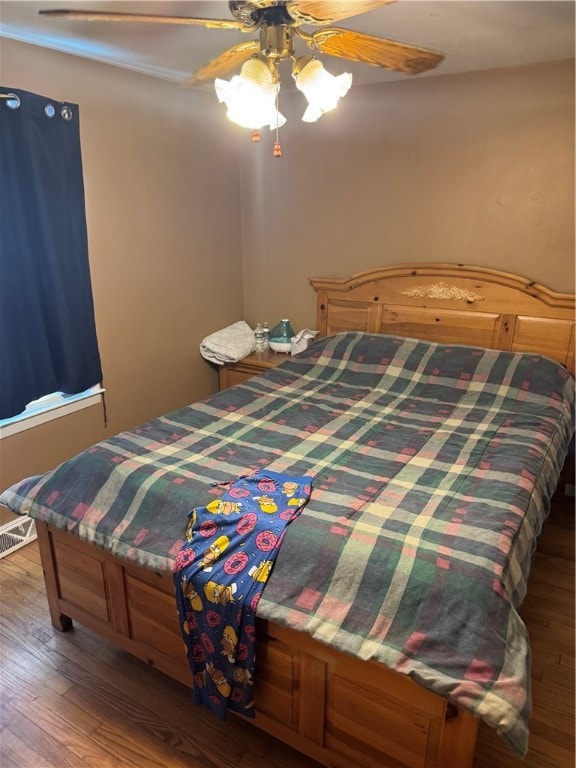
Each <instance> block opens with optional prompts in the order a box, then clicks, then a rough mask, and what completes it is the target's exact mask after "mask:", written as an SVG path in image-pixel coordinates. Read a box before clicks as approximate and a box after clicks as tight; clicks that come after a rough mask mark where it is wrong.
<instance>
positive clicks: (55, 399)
mask: <svg viewBox="0 0 576 768" xmlns="http://www.w3.org/2000/svg"><path fill="white" fill-rule="evenodd" d="M103 393H104V389H102V387H101V386H100V385H99V384H97V385H95V386H93V387H90V389H87V390H85V391H84V392H79V393H78V394H76V395H65V394H64V393H63V392H53V393H52V394H51V395H44V397H39V398H38V399H37V400H33V401H32V402H31V403H28V405H27V406H26V408H25V410H24V411H22V413H19V414H17V415H16V416H11V417H10V418H8V419H1V420H0V440H2V439H3V438H5V437H10V435H15V434H16V433H17V432H24V431H25V430H26V429H31V428H32V427H37V426H39V425H40V424H44V423H46V422H47V421H52V420H53V419H59V418H60V417H61V416H67V415H68V414H69V413H74V411H79V410H81V409H83V408H88V407H89V406H91V405H97V404H98V403H100V402H101V398H102V394H103Z"/></svg>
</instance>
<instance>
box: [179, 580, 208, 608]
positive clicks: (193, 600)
mask: <svg viewBox="0 0 576 768" xmlns="http://www.w3.org/2000/svg"><path fill="white" fill-rule="evenodd" d="M182 593H183V595H184V597H185V598H186V600H188V602H189V603H190V606H191V608H192V610H194V611H201V610H202V608H203V605H202V598H201V597H200V595H199V594H198V592H196V590H195V588H194V587H193V586H192V584H191V583H190V582H188V584H186V583H183V589H182Z"/></svg>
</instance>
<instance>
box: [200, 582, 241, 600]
mask: <svg viewBox="0 0 576 768" xmlns="http://www.w3.org/2000/svg"><path fill="white" fill-rule="evenodd" d="M235 592H236V584H231V585H230V586H229V587H227V586H226V585H225V584H217V583H216V582H215V581H207V582H206V584H205V585H204V594H205V595H206V598H207V599H208V600H209V601H210V602H211V603H216V604H217V605H228V603H233V602H234V593H235Z"/></svg>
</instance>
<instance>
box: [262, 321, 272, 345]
mask: <svg viewBox="0 0 576 768" xmlns="http://www.w3.org/2000/svg"><path fill="white" fill-rule="evenodd" d="M262 327H263V330H264V352H268V350H269V349H270V328H268V323H263V326H262Z"/></svg>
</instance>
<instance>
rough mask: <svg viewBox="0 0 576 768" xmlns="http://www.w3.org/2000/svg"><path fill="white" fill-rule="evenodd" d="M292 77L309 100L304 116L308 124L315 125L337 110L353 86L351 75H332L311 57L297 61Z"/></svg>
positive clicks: (346, 73) (303, 57)
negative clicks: (326, 113)
mask: <svg viewBox="0 0 576 768" xmlns="http://www.w3.org/2000/svg"><path fill="white" fill-rule="evenodd" d="M292 76H293V77H294V80H295V81H296V87H297V88H298V90H299V91H302V93H303V94H304V96H306V99H307V100H308V108H307V109H306V111H305V112H304V115H303V116H302V120H303V121H304V122H306V123H314V122H316V120H318V118H319V117H322V115H323V114H324V113H325V112H330V111H331V110H333V109H335V108H336V106H337V105H338V102H339V101H340V99H341V98H342V96H345V95H346V94H347V93H348V91H349V90H350V86H351V85H352V75H351V74H349V73H348V72H344V74H342V75H331V74H330V73H329V72H327V71H326V70H325V69H324V65H323V64H322V62H321V61H318V59H315V58H314V57H310V56H302V57H300V59H296V62H295V65H294V68H293V70H292Z"/></svg>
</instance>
